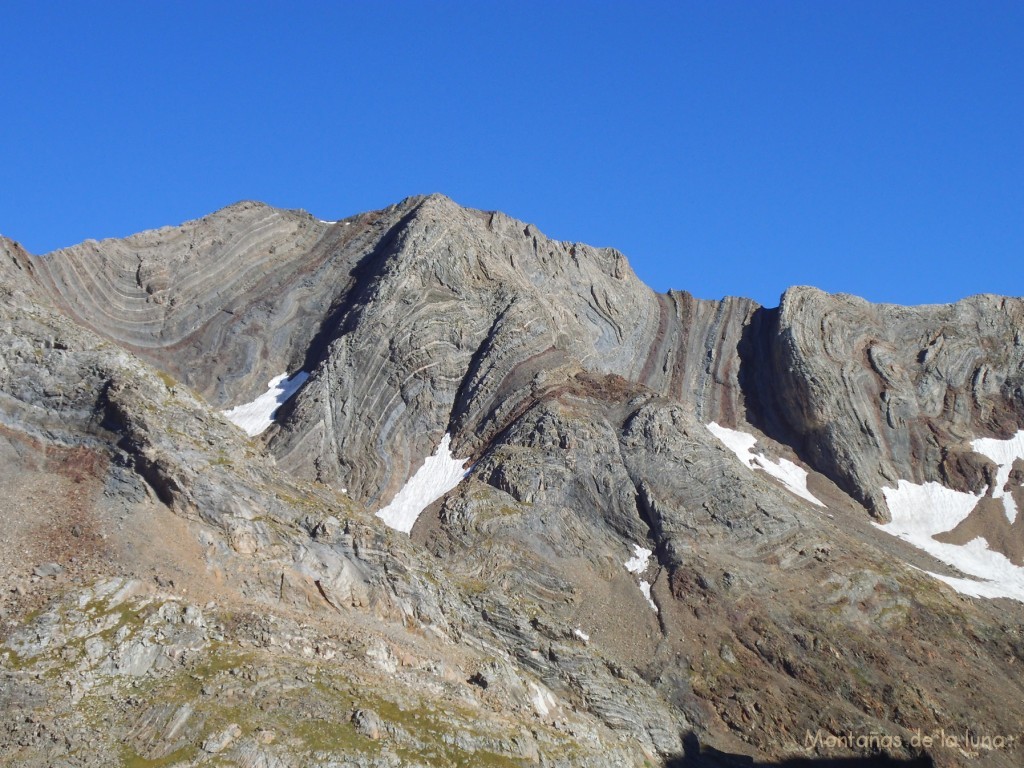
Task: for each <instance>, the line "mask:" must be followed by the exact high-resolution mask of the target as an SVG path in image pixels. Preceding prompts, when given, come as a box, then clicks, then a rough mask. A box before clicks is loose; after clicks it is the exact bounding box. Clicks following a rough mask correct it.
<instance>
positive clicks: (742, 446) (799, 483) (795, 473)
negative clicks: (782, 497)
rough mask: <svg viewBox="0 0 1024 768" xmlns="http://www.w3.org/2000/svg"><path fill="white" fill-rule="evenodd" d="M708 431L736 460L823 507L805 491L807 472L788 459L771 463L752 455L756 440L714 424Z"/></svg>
mask: <svg viewBox="0 0 1024 768" xmlns="http://www.w3.org/2000/svg"><path fill="white" fill-rule="evenodd" d="M707 427H708V431H709V432H711V434H713V435H714V436H715V437H717V438H718V439H719V440H720V441H721V442H722V445H724V446H725V447H726V448H728V449H729V450H730V451H732V452H733V453H735V454H736V458H737V459H739V460H740V461H741V462H743V464H744V465H745V466H747V467H750V469H760V470H763V471H764V472H767V473H768V474H769V475H771V476H772V477H774V478H775V479H776V480H778V481H780V482H781V483H782V484H783V485H785V486H786V487H787V488H788V489H789V490H790V491H792V492H793V493H795V494H796V495H797V496H799V497H800V498H802V499H806V500H807V501H809V502H811V503H812V504H817V505H818V506H819V507H824V506H825V505H824V504H822V502H821V500H820V499H818V498H817V497H816V496H815V495H814V494H813V493H811V492H810V491H808V490H807V470H805V469H802V468H801V467H798V466H797V465H796V464H794V463H793V462H792V461H790V460H789V459H779V460H778V461H772V460H771V459H769V458H767V457H766V456H761V455H760V454H756V453H754V446H755V445H756V444H757V438H756V437H754V436H753V435H748V434H747V433H746V432H740V431H739V430H736V429H729V428H728V427H723V426H721V425H719V424H716V423H715V422H713V421H712V422H711V423H710V424H708V425H707Z"/></svg>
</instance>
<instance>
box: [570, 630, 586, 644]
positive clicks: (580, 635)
mask: <svg viewBox="0 0 1024 768" xmlns="http://www.w3.org/2000/svg"><path fill="white" fill-rule="evenodd" d="M572 633H573V634H574V635H576V637H578V638H579V639H580V640H582V641H583V642H584V643H586V644H588V645H589V644H590V635H588V634H587V633H586V632H584V631H583V630H582V629H574V630H573V631H572Z"/></svg>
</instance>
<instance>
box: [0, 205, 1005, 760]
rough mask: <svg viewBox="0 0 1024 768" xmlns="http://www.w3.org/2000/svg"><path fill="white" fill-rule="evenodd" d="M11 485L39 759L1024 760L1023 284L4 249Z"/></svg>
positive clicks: (245, 245) (13, 622) (23, 662)
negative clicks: (906, 283)
mask: <svg viewBox="0 0 1024 768" xmlns="http://www.w3.org/2000/svg"><path fill="white" fill-rule="evenodd" d="M10 234H13V233H10ZM0 498H2V499H3V505H2V507H0V588H2V605H0V703H2V706H0V763H2V764H4V765H12V766H13V765H17V766H82V767H85V766H112V765H125V766H153V767H156V766H181V767H184V766H240V767H243V766H244V767H245V768H303V767H304V766H325V767H326V766H337V767H339V768H340V767H341V766H359V767H360V768H369V767H371V766H372V767H374V768H377V767H378V766H380V767H383V766H516V765H524V766H529V765H537V766H566V767H569V766H593V767H594V768H598V767H601V768H603V767H605V766H608V767H609V768H610V767H615V768H618V767H619V766H638V767H639V766H687V765H693V766H718V765H722V766H726V765H757V766H764V765H808V766H813V765H822V766H824V765H851V766H852V765H864V766H870V765H881V764H891V765H936V766H960V765H972V766H973V765H977V766H1006V768H1011V767H1015V766H1019V765H1021V764H1024V747H1022V745H1021V744H1020V740H1021V739H1022V738H1024V675H1022V673H1021V668H1022V666H1024V635H1022V632H1024V515H1022V514H1021V510H1022V509H1024V300H1021V299H1015V298H1004V297H1000V296H991V295H984V296H974V297H971V298H968V299H965V300H963V301H961V302H958V303H956V304H951V305H942V306H922V307H900V306H893V305H873V304H870V303H868V302H866V301H864V300H861V299H858V298H856V297H853V296H848V295H829V294H826V293H823V292H822V291H819V290H817V289H814V288H807V287H797V288H792V289H790V290H788V291H787V292H786V293H785V294H784V295H783V297H782V299H781V302H780V305H779V306H778V307H777V308H766V307H761V306H759V305H758V304H757V303H755V302H753V301H750V300H746V299H740V298H726V299H723V300H721V301H706V300H699V299H696V298H694V297H693V296H691V295H689V294H687V293H685V292H676V291H670V292H669V293H667V294H658V293H655V292H654V291H652V290H651V289H649V288H648V287H647V286H645V285H644V284H643V283H642V282H641V281H640V280H639V279H638V278H637V277H636V275H635V274H634V273H633V272H632V270H631V269H630V267H629V264H628V263H627V260H626V259H625V258H624V256H623V255H622V254H621V253H619V252H617V251H615V250H612V249H608V248H592V247H590V246H587V245H584V244H582V243H568V242H558V241H555V240H551V239H549V238H547V237H545V236H544V235H543V234H541V233H540V232H538V231H537V229H536V228H535V227H533V226H532V225H529V224H525V223H523V222H520V221H516V220H515V219H512V218H510V217H509V216H506V215H504V214H502V213H497V212H483V211H476V210H469V209H465V208H462V207H459V206H458V205H456V204H455V203H453V202H452V201H451V200H449V199H448V198H446V197H443V196H440V195H431V196H427V197H414V198H409V199H406V200H404V201H402V202H401V203H398V204H397V205H394V206H392V207H390V208H387V209H385V210H380V211H373V212H370V213H365V214H361V215H358V216H355V217H353V218H350V219H346V220H342V221H336V222H325V221H320V220H318V219H316V218H314V217H312V216H310V215H309V214H307V213H305V212H302V211H286V210H277V209H274V208H271V207H268V206H266V205H262V204H259V203H253V202H245V203H239V204H237V205H233V206H230V207H228V208H225V209H223V210H221V211H218V212H217V213H214V214H212V215H210V216H208V217H206V218H203V219H200V220H197V221H191V222H187V223H185V224H182V225H180V226H175V227H166V228H163V229H159V230H154V231H150V232H144V233H141V234H138V235H135V236H132V237H129V238H126V239H123V240H104V241H100V242H96V241H86V242H85V243H83V244H81V245H78V246H75V247H73V248H68V249H65V250H61V251H56V252H53V253H50V254H46V255H43V256H35V255H31V254H29V253H27V252H25V250H23V249H22V248H21V247H20V246H19V245H18V243H17V242H15V241H13V240H8V239H4V238H0ZM883 761H884V762H883Z"/></svg>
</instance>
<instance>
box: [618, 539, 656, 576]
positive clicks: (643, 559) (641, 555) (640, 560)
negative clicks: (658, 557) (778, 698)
mask: <svg viewBox="0 0 1024 768" xmlns="http://www.w3.org/2000/svg"><path fill="white" fill-rule="evenodd" d="M633 552H634V554H633V556H632V557H631V558H629V560H627V561H626V562H625V563H623V565H625V566H626V570H627V571H629V572H630V573H643V572H644V571H646V570H647V562H648V560H650V559H651V555H653V554H654V552H652V551H651V550H649V549H645V548H644V547H641V546H640V545H639V544H634V545H633Z"/></svg>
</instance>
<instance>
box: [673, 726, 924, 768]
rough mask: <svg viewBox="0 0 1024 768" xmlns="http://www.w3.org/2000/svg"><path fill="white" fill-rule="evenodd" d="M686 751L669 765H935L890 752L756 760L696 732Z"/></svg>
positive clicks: (700, 767)
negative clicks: (703, 741)
mask: <svg viewBox="0 0 1024 768" xmlns="http://www.w3.org/2000/svg"><path fill="white" fill-rule="evenodd" d="M683 750H684V751H683V754H682V755H681V756H679V757H670V758H669V759H668V760H666V761H665V763H664V765H665V768H934V766H935V763H934V762H933V761H932V759H931V758H930V757H929V756H928V755H921V756H920V757H912V758H908V759H901V758H896V757H890V756H888V755H871V756H869V757H794V758H787V759H783V760H778V761H775V762H766V761H759V760H755V759H754V758H752V757H748V756H746V755H738V754H730V753H728V752H722V751H720V750H717V749H715V748H714V747H709V746H707V745H702V744H701V743H700V740H699V739H698V738H697V736H696V735H695V734H693V733H689V734H687V735H686V736H685V737H684V738H683Z"/></svg>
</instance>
